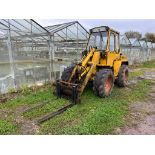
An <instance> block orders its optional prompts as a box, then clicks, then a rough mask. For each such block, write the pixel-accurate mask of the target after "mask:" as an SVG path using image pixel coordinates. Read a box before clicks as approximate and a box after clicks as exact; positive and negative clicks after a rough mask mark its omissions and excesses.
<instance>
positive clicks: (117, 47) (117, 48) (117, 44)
mask: <svg viewBox="0 0 155 155" xmlns="http://www.w3.org/2000/svg"><path fill="white" fill-rule="evenodd" d="M118 50H119V42H118V34H116V51H118Z"/></svg>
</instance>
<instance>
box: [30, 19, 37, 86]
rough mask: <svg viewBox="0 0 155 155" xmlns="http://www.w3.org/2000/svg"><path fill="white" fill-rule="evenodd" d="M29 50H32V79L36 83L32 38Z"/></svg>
mask: <svg viewBox="0 0 155 155" xmlns="http://www.w3.org/2000/svg"><path fill="white" fill-rule="evenodd" d="M32 26H33V25H32V21H31V36H32ZM31 43H32V44H31V50H32V67H33V81H34V85H35V84H36V74H35V64H34V57H35V54H34V45H33V39H32V38H31Z"/></svg>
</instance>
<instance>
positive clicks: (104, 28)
mask: <svg viewBox="0 0 155 155" xmlns="http://www.w3.org/2000/svg"><path fill="white" fill-rule="evenodd" d="M109 30H110V31H112V32H116V33H118V34H119V32H118V31H115V30H113V29H112V28H110V27H108V26H99V27H94V28H92V29H90V33H93V32H103V31H109Z"/></svg>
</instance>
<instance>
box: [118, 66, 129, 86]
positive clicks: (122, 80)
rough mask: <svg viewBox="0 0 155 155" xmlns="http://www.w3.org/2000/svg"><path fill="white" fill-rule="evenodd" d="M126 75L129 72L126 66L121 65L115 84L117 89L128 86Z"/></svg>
mask: <svg viewBox="0 0 155 155" xmlns="http://www.w3.org/2000/svg"><path fill="white" fill-rule="evenodd" d="M128 75H129V70H128V67H127V65H122V66H121V68H120V71H119V74H118V78H117V79H116V84H117V85H118V86H119V87H126V86H127V85H128Z"/></svg>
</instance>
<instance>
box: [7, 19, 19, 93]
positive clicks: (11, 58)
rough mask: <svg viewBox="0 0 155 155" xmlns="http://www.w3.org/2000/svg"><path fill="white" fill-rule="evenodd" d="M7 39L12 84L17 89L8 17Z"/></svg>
mask: <svg viewBox="0 0 155 155" xmlns="http://www.w3.org/2000/svg"><path fill="white" fill-rule="evenodd" d="M8 27H9V29H8V31H7V34H8V40H7V46H8V51H9V60H10V69H11V75H12V78H13V82H14V83H13V84H14V86H13V87H14V89H15V90H17V86H16V80H15V65H14V59H13V52H12V44H11V30H10V22H9V19H8Z"/></svg>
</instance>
